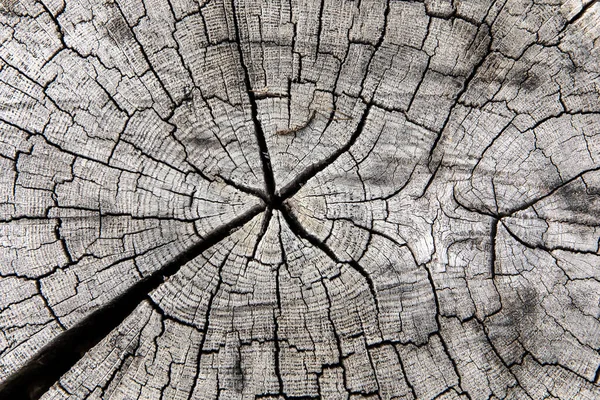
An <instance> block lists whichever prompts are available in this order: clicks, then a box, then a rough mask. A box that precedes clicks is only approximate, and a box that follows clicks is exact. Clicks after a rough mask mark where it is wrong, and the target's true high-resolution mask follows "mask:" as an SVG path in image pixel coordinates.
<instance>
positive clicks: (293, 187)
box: [278, 103, 373, 200]
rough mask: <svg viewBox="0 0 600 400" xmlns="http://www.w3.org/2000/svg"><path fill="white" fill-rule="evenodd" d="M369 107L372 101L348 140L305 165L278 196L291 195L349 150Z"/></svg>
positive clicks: (284, 197) (369, 109)
mask: <svg viewBox="0 0 600 400" xmlns="http://www.w3.org/2000/svg"><path fill="white" fill-rule="evenodd" d="M371 107H373V103H367V106H366V107H365V109H364V111H363V114H362V115H361V117H360V120H359V121H358V125H357V126H356V129H355V130H354V133H353V134H352V136H351V137H350V140H348V142H347V143H346V144H345V145H344V146H342V147H340V148H339V149H338V150H337V151H335V152H334V153H332V154H331V155H330V156H329V157H327V158H325V159H323V160H321V161H317V162H316V163H314V164H312V165H311V166H310V167H307V168H306V169H305V170H304V171H302V172H301V173H300V174H299V175H298V177H297V178H296V179H294V180H293V181H292V182H290V183H288V184H287V185H286V186H285V187H283V188H282V189H281V190H280V192H279V195H278V197H279V198H280V199H282V200H285V199H288V198H290V197H292V196H293V195H295V194H296V193H297V192H298V191H299V190H300V189H301V188H302V186H304V185H305V184H306V182H308V181H309V180H310V179H311V178H313V177H314V176H315V175H317V174H318V173H319V172H321V171H323V170H324V169H325V168H327V167H328V166H330V165H331V164H333V163H334V162H335V161H336V160H337V159H338V158H339V157H340V156H341V155H342V154H344V153H345V152H347V151H348V150H350V148H351V147H352V145H354V143H355V142H356V139H358V137H359V136H360V134H361V133H362V132H363V130H364V128H365V124H366V122H367V118H368V116H369V114H370V112H371Z"/></svg>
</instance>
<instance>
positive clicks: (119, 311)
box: [0, 206, 265, 400]
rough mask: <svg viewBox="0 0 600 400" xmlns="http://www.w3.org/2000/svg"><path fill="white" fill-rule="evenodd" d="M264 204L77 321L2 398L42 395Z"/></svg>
mask: <svg viewBox="0 0 600 400" xmlns="http://www.w3.org/2000/svg"><path fill="white" fill-rule="evenodd" d="M264 208H265V207H264V206H256V207H254V208H252V209H250V210H249V211H248V212H246V213H245V214H242V215H240V216H239V217H237V218H235V219H233V220H232V221H231V222H229V223H227V224H225V225H222V226H221V227H219V228H217V229H215V230H214V231H213V232H212V233H210V234H209V235H207V236H206V237H205V238H204V240H202V241H201V242H199V243H196V244H195V245H193V246H191V247H189V248H188V249H187V250H185V251H183V252H182V253H180V254H179V255H178V256H176V257H175V258H174V259H173V260H171V261H170V262H169V263H167V264H165V265H164V266H163V267H162V268H161V269H159V270H158V271H156V272H154V273H153V274H152V275H149V276H148V277H146V278H143V279H142V280H140V281H139V282H137V283H136V284H134V285H133V286H131V287H130V288H129V289H128V290H127V291H125V292H124V293H122V294H121V295H119V296H117V297H116V298H114V299H113V300H112V301H110V302H109V303H107V304H105V305H104V306H102V307H101V308H99V309H98V310H96V311H94V312H93V313H91V314H90V315H88V316H87V317H86V318H84V319H83V320H82V321H81V322H79V323H78V324H77V325H75V326H73V327H72V328H70V329H68V330H66V331H65V332H63V333H61V334H60V335H58V336H57V337H56V338H55V339H54V340H52V341H51V342H50V343H48V344H47V345H46V346H44V347H43V348H42V349H41V350H40V351H38V353H37V354H36V355H35V356H33V357H32V358H31V359H30V360H29V361H28V362H27V363H26V364H25V365H24V366H23V367H22V368H21V369H19V370H18V371H17V372H15V373H14V374H13V375H11V376H10V377H8V379H7V380H6V381H4V382H3V383H2V384H0V399H10V400H32V399H38V398H40V397H41V396H42V394H44V393H45V392H46V391H47V390H48V389H49V388H50V386H52V385H53V384H54V383H55V382H56V381H57V380H58V379H59V378H60V376H62V375H63V374H64V373H66V372H67V371H68V370H69V369H71V368H72V367H73V366H74V365H75V364H76V363H77V361H79V360H80V359H81V358H82V357H83V356H84V355H85V354H86V352H87V351H89V350H90V349H91V348H92V347H94V346H95V345H96V344H98V343H99V342H100V341H101V340H102V339H103V338H104V337H106V336H107V335H108V334H109V333H110V332H111V331H112V330H113V329H114V328H116V327H117V326H118V325H119V324H121V323H122V322H123V320H125V318H127V316H129V315H130V314H131V313H132V312H133V311H134V310H135V308H136V307H137V306H138V305H139V304H140V303H141V302H142V301H143V300H145V299H146V298H147V295H148V294H149V293H150V292H151V291H152V290H154V289H156V288H157V287H158V286H159V285H160V284H161V283H163V282H164V281H165V279H166V278H167V277H168V276H171V275H173V274H175V273H177V271H179V269H180V268H181V267H182V266H183V265H185V264H186V263H188V262H189V261H191V260H193V259H194V258H196V257H198V256H199V255H200V254H201V253H202V252H204V251H205V250H207V249H208V248H210V247H211V246H213V245H215V244H217V243H218V242H220V241H221V240H223V239H224V238H226V237H227V236H229V235H230V234H231V233H232V232H234V231H236V230H237V229H239V228H241V227H242V226H243V225H244V224H246V223H247V222H249V221H250V220H252V218H254V217H255V216H257V215H258V214H260V213H261V212H262V211H263V210H264Z"/></svg>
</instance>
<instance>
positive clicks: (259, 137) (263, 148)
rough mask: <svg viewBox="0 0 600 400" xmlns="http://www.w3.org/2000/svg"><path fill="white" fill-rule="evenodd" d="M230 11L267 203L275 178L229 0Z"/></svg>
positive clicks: (233, 6)
mask: <svg viewBox="0 0 600 400" xmlns="http://www.w3.org/2000/svg"><path fill="white" fill-rule="evenodd" d="M231 10H232V15H233V26H234V30H235V41H236V42H237V49H238V52H239V56H240V64H241V67H242V71H243V72H244V85H245V89H246V92H247V94H248V100H249V101H250V112H251V114H252V123H253V124H254V131H255V133H256V141H257V142H258V149H259V152H260V159H261V162H262V166H263V176H264V180H265V189H266V191H267V198H268V200H269V201H268V202H270V200H271V199H272V198H273V197H274V195H275V176H274V175H273V167H272V166H271V157H270V156H269V149H268V147H267V141H266V139H265V132H264V130H263V127H262V124H261V122H260V120H259V119H258V104H257V103H256V95H255V92H254V90H253V89H252V84H251V82H250V72H249V71H248V66H247V65H246V62H245V60H244V51H243V50H242V39H241V36H240V29H239V22H238V14H237V12H236V7H235V1H234V0H231Z"/></svg>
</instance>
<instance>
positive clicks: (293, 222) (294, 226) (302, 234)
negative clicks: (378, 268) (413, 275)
mask: <svg viewBox="0 0 600 400" xmlns="http://www.w3.org/2000/svg"><path fill="white" fill-rule="evenodd" d="M279 211H280V212H281V215H282V216H283V219H284V220H285V221H286V222H287V224H288V226H289V227H290V229H291V231H292V232H293V233H294V234H295V235H296V236H297V237H299V238H301V239H304V240H306V241H307V242H309V243H310V244H311V245H312V246H314V247H316V248H317V249H319V250H321V251H322V252H323V253H325V254H326V255H327V257H329V258H330V259H331V260H333V261H334V262H336V263H338V264H344V265H347V266H349V267H351V268H352V269H354V270H355V271H356V272H358V273H359V274H360V275H361V276H362V277H363V278H364V280H365V281H366V282H367V286H368V287H369V292H370V294H371V297H372V298H373V303H374V304H375V310H376V313H377V324H378V325H379V315H380V312H379V310H380V309H379V300H378V298H377V291H376V290H375V283H374V282H373V279H372V278H371V276H370V275H369V273H368V272H367V271H366V270H365V269H364V268H363V266H362V265H360V264H359V263H358V261H356V260H353V259H351V260H350V261H341V260H340V259H339V258H338V256H337V255H336V254H335V252H334V251H333V250H331V248H330V247H329V246H328V245H327V244H326V243H325V242H323V241H321V240H320V239H319V238H317V237H316V236H314V235H312V234H311V233H310V232H308V231H307V230H306V229H304V227H303V226H302V224H301V223H300V221H298V218H296V216H295V215H294V214H293V213H292V211H290V209H289V208H288V207H287V206H286V205H283V207H281V208H280V209H279ZM378 328H379V326H378Z"/></svg>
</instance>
